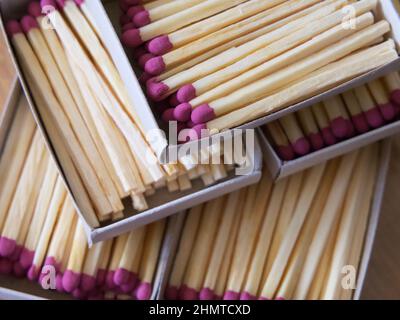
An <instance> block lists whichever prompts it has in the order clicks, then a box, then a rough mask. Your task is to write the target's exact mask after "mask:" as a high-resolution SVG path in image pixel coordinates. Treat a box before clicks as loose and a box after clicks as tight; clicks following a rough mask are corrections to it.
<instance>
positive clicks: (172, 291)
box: [164, 286, 179, 300]
mask: <svg viewBox="0 0 400 320" xmlns="http://www.w3.org/2000/svg"><path fill="white" fill-rule="evenodd" d="M164 296H165V299H167V300H178V297H179V290H178V288H177V287H175V286H168V287H167V288H166V289H165V294H164Z"/></svg>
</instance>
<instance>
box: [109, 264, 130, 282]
mask: <svg viewBox="0 0 400 320" xmlns="http://www.w3.org/2000/svg"><path fill="white" fill-rule="evenodd" d="M129 277H130V272H129V271H128V270H126V269H124V268H118V269H117V271H115V273H114V278H113V279H114V283H115V284H116V285H117V286H121V285H123V284H125V283H127V282H128V280H129Z"/></svg>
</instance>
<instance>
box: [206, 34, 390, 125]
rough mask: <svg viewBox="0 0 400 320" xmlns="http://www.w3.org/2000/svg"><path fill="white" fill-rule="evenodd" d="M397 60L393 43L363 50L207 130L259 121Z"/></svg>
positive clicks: (218, 122)
mask: <svg viewBox="0 0 400 320" xmlns="http://www.w3.org/2000/svg"><path fill="white" fill-rule="evenodd" d="M377 57H379V59H377ZM367 58H368V59H367ZM394 59H396V53H395V50H393V42H392V41H391V40H388V41H387V42H385V43H383V44H381V45H377V46H374V47H372V48H368V49H365V50H361V51H360V52H357V53H355V54H352V55H350V56H348V57H346V58H344V59H342V60H339V61H337V62H334V63H331V64H329V65H327V66H326V67H324V68H322V69H320V70H318V71H316V72H314V73H312V74H310V75H308V76H307V77H306V78H303V79H302V80H301V81H298V82H297V83H295V84H293V85H291V86H289V87H287V88H285V89H284V90H281V91H279V92H278V93H276V94H273V95H271V96H269V97H267V98H265V99H262V100H260V101H258V102H255V103H253V104H252V105H249V106H247V107H244V108H241V109H239V110H237V111H234V112H231V113H229V114H227V115H225V116H222V117H219V118H217V119H215V120H213V121H210V122H208V123H207V129H208V130H212V129H217V130H220V129H226V128H232V127H234V126H236V125H239V124H242V123H245V122H247V121H250V120H253V119H256V118H257V117H260V116H261V115H266V114H269V113H271V112H274V111H277V110H279V109H282V108H283V107H285V106H287V105H288V104H290V103H291V102H294V101H296V99H300V98H302V99H304V98H305V97H309V96H310V95H312V94H313V93H318V92H320V91H321V90H324V89H326V88H329V87H332V86H334V85H337V84H338V83H341V82H343V81H345V80H346V79H349V78H352V77H354V76H356V75H359V74H362V73H364V72H367V71H369V70H373V68H376V67H379V66H382V65H384V64H386V63H389V62H391V61H393V60H394ZM355 61H358V63H357V64H355ZM333 75H335V77H333Z"/></svg>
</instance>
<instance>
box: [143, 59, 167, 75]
mask: <svg viewBox="0 0 400 320" xmlns="http://www.w3.org/2000/svg"><path fill="white" fill-rule="evenodd" d="M144 70H145V71H146V72H147V73H148V74H151V75H153V76H158V75H159V74H161V73H163V72H164V71H165V63H164V59H163V58H162V57H153V58H152V59H149V60H148V61H147V62H146V65H145V67H144Z"/></svg>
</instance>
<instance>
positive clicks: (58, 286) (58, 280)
mask: <svg viewBox="0 0 400 320" xmlns="http://www.w3.org/2000/svg"><path fill="white" fill-rule="evenodd" d="M62 279H63V274H62V273H57V275H56V290H57V292H60V293H64V292H65V291H64V287H63V284H62Z"/></svg>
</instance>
